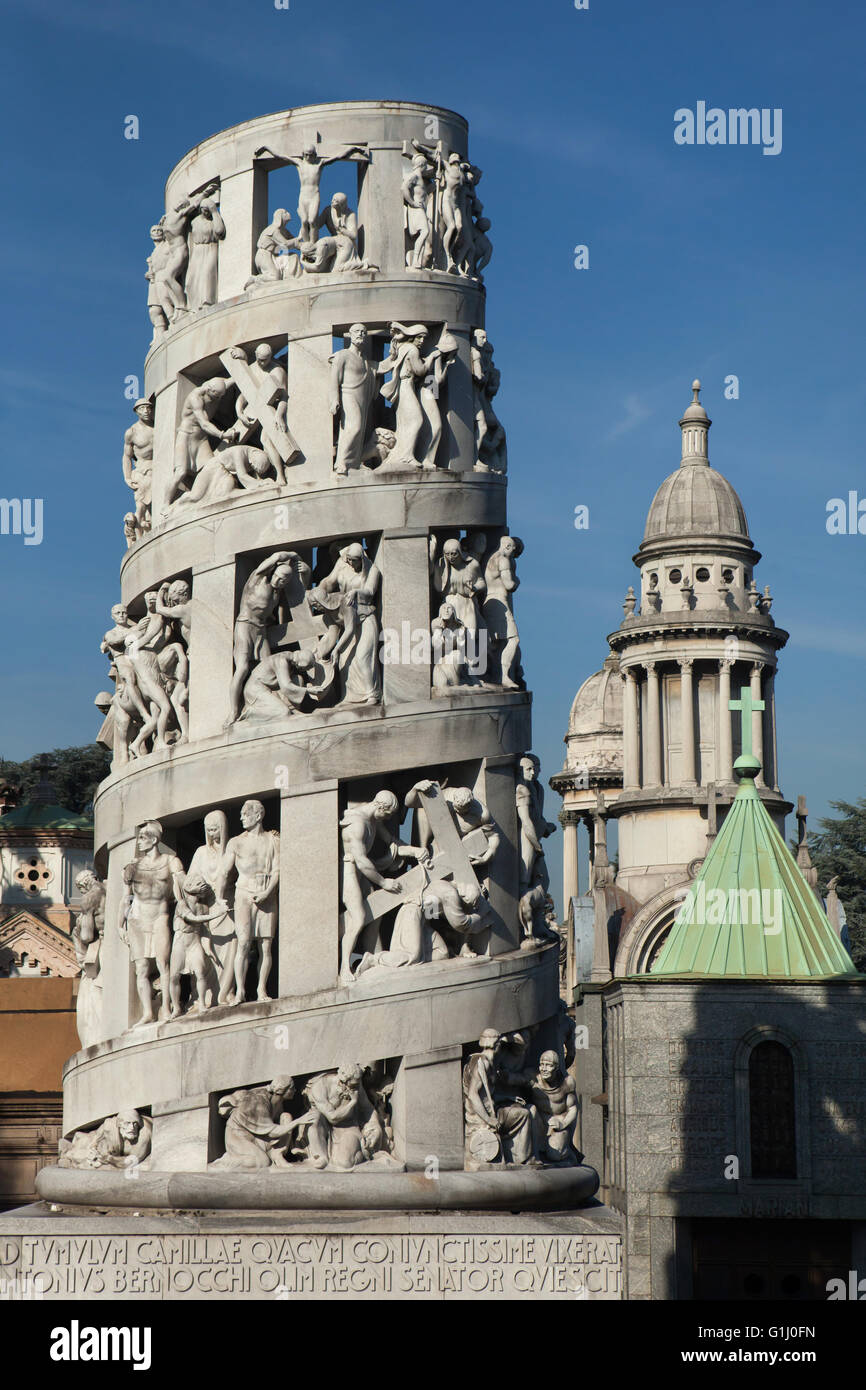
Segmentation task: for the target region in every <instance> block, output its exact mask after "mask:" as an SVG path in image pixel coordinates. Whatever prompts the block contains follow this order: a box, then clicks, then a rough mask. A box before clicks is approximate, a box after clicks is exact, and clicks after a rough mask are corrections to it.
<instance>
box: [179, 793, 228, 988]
mask: <svg viewBox="0 0 866 1390" xmlns="http://www.w3.org/2000/svg"><path fill="white" fill-rule="evenodd" d="M204 839H205V842H204V844H203V845H199V847H198V849H197V850H196V851H195V853H194V854H193V856H192V859H191V860H190V864H189V871H188V874H187V878H188V879H190V878H193V877H197V878H201V879H204V881H205V883H206V884H207V885H208V887H209V888H210V891H211V894H212V895H213V899H214V901H215V902H216V903H217V905H218V906H219V908H220V913H219V915H217V916H214V917H213V918H212V919H211V920H210V922H209V923H208V924H207V935H208V936H209V938H210V944H211V948H212V950H213V954H214V955H215V956H216V959H217V962H218V974H219V994H218V996H217V1003H218V1004H228V1003H230V1002H231V999H232V996H233V994H234V983H235V950H236V947H237V938H236V936H235V926H234V921H233V920H232V908H231V901H230V899H229V900H223V899H220V896H219V894H220V890H221V889H222V888H223V885H224V883H225V879H226V873H225V864H224V860H225V851H226V845H227V843H228V817H227V816H226V814H225V812H224V811H217V810H214V811H208V813H207V815H206V816H205V818H204Z"/></svg>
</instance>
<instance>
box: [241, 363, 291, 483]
mask: <svg viewBox="0 0 866 1390" xmlns="http://www.w3.org/2000/svg"><path fill="white" fill-rule="evenodd" d="M230 355H231V356H232V357H233V358H235V359H237V360H240V361H242V362H246V361H247V355H246V352H245V351H244V349H243V348H242V347H235V348H232V349H231V354H230ZM247 365H248V366H249V369H250V375H251V376H252V379H253V381H254V382H255V384H256V386H257V387H258V389H259V391H260V393H261V394H262V396H264V397H265V398H267V399H268V401H269V403H270V405H271V408H272V410H273V412H274V415H273V419H274V429H275V431H276V438H275V439H272V438H271V431H270V429H268V428H265V427H264V426H262V425H261V422H260V420H259V417H258V415H257V414H256V413H255V411H254V409H253V408H252V407H251V406H250V403H249V402H248V401H247V399H246V397H245V396H244V395H243V394H239V395H238V399H237V401H236V403H235V413H236V416H237V424H236V425H235V427H234V428H235V431H236V434H237V436H238V439H239V442H241V443H246V441H247V437H248V436H249V432H250V430H251V429H261V447H262V448H263V449H264V451H265V453H266V454H267V457H268V460H269V462H270V465H271V467H272V469H273V470H274V473H275V475H276V479H277V482H278V483H279V484H280V486H281V487H284V486H285V482H286V470H285V465H284V463H283V459H282V456H281V454H280V451H279V449H278V448H277V442H278V441H279V437H280V436H287V435H288V425H287V413H288V407H289V392H288V383H289V378H288V373H287V372H286V368H285V365H284V364H283V363H282V362H278V361H277V359H276V358H275V357H274V350H273V348H272V347H271V345H270V343H259V344H258V346H257V347H256V350H255V352H254V354H253V360H252V362H250V363H248V364H247Z"/></svg>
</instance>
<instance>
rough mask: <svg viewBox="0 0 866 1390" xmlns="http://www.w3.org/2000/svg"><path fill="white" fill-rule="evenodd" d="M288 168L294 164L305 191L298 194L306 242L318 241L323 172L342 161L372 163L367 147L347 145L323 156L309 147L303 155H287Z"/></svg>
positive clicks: (300, 218)
mask: <svg viewBox="0 0 866 1390" xmlns="http://www.w3.org/2000/svg"><path fill="white" fill-rule="evenodd" d="M283 158H284V159H285V161H286V163H287V164H294V166H295V168H296V169H297V171H298V178H299V180H300V184H301V188H300V192H299V194H298V219H299V221H300V224H301V231H300V239H301V241H302V242H311V241H315V240H316V233H317V231H318V225H319V183H320V180H321V177H322V170H323V169H324V168H325V166H326V165H328V164H334V163H336V162H337V160H340V159H353V160H369V158H370V156H369V154H368V152H367V150H366V149H365V148H364V146H363V145H344V146H343V147H342V148H341V149H339V150H336V151H335V152H334V153H333V154H320V153H319V151H318V149H317V147H316V146H315V145H308V146H307V148H306V149H304V150H302V151H301V153H300V154H297V155H294V154H289V155H284V156H283Z"/></svg>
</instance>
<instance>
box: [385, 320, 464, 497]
mask: <svg viewBox="0 0 866 1390" xmlns="http://www.w3.org/2000/svg"><path fill="white" fill-rule="evenodd" d="M427 334H428V329H427V327H426V325H424V324H423V323H414V324H409V325H407V324H402V323H396V322H395V323H392V324H391V345H390V350H389V353H388V356H387V357H386V358H385V360H384V361H383V362H382V363H381V364H380V366H379V368H378V371H379V372H380V373H381V374H383V375H384V374H385V373H386V372H388V371H390V372H391V377H390V380H388V381H386V382H385V384H384V386H383V387H382V388H381V392H382V395H383V396H384V397H385V399H386V400H387V401H389V402H390V404H391V407H392V408H393V410H394V419H395V431H394V432H395V435H396V439H395V442H394V447H393V449H392V450H391V452H390V453H389V454H388V457H387V459H386V460H385V461H384V463H383V464H382V465H381V467H380V470H379V471H380V472H386V471H394V470H397V469H401V468H435V467H436V454H437V452H438V449H439V443H440V440H441V438H442V412H441V410H440V408H439V403H438V402H439V393H440V390H441V388H442V385H443V383H444V381H445V376H446V373H447V371H448V368H449V366H450V365H451V363H452V361H453V360H454V357H455V356H456V353H457V340H456V339H455V338H454V336H453V335H452V334H451V333H449V332H448V326H447V324H446V325H444V327H443V329H442V333H441V334H440V337H439V341H438V342H437V344H436V346H435V347H434V348H433V350H432V352H430V353H428V354H427V355H426V356H422V354H421V347H422V345H423V343H424V341H425V339H426V337H427Z"/></svg>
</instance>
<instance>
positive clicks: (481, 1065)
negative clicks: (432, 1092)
mask: <svg viewBox="0 0 866 1390" xmlns="http://www.w3.org/2000/svg"><path fill="white" fill-rule="evenodd" d="M502 1044H503V1039H502V1037H501V1036H500V1034H499V1033H497V1031H496V1029H495V1028H485V1030H484V1032H483V1033H482V1034H481V1037H480V1038H479V1040H478V1045H479V1047H480V1048H481V1051H480V1052H476V1053H473V1055H472V1056H471V1057H470V1058H469V1060H468V1062H467V1063H466V1065H465V1067H464V1068H463V1099H464V1115H465V1122H466V1167H467V1168H468V1169H470V1170H471V1171H478V1170H479V1169H482V1168H485V1167H487V1166H488V1165H490V1164H494V1163H500V1164H505V1165H509V1166H510V1165H520V1164H532V1165H534V1166H537V1165H538V1163H539V1160H538V1159H537V1158H535V1155H534V1127H533V1120H534V1116H533V1113H532V1109H531V1107H530V1105H529V1104H528V1103H527V1100H526V1098H525V1096H524V1095H523V1094H522V1093H521V1085H522V1083H523V1077H522V1076H521V1075H520V1074H516V1075H515V1074H514V1073H512V1072H511V1071H510V1070H508V1069H507V1068H506V1066H505V1065H504V1064H503V1061H502V1057H501V1053H502Z"/></svg>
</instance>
